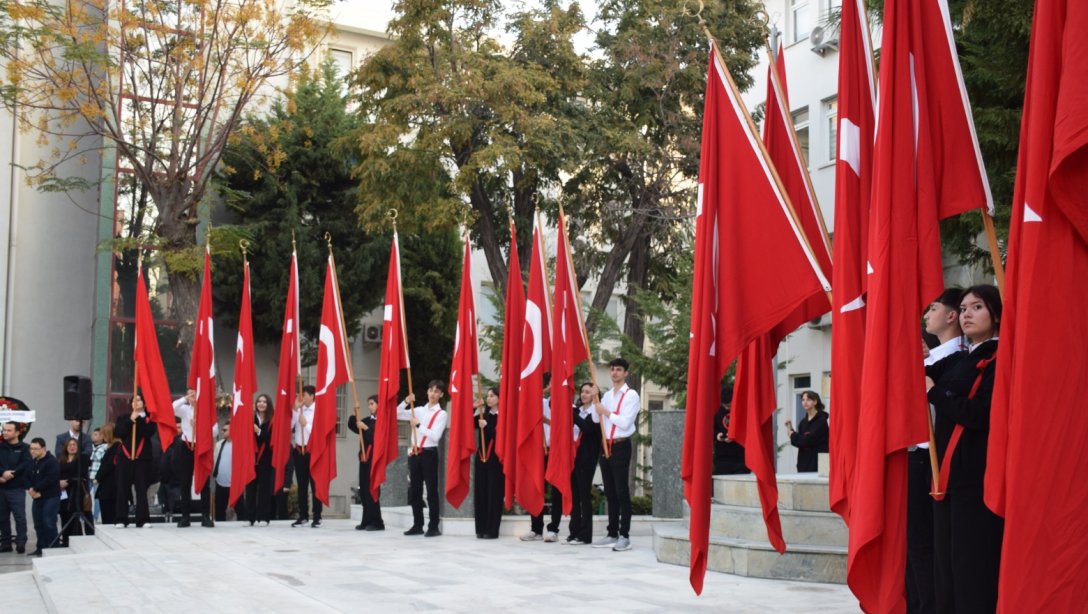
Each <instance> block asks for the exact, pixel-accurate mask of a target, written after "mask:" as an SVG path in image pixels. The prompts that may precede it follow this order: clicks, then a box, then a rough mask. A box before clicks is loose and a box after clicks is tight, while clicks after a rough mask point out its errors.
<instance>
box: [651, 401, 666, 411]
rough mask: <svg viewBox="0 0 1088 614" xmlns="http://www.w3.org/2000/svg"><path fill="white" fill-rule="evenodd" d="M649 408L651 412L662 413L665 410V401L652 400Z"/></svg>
mask: <svg viewBox="0 0 1088 614" xmlns="http://www.w3.org/2000/svg"><path fill="white" fill-rule="evenodd" d="M648 407H649V408H650V411H661V410H663V409H665V401H664V400H663V399H657V400H652V401H650V402H649V404H648Z"/></svg>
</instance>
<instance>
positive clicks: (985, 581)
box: [933, 486, 1005, 614]
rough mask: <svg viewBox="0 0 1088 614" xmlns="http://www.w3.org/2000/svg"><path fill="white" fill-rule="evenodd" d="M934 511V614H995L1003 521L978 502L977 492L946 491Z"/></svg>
mask: <svg viewBox="0 0 1088 614" xmlns="http://www.w3.org/2000/svg"><path fill="white" fill-rule="evenodd" d="M933 511H934V514H933V534H934V542H933V570H934V573H935V575H934V579H935V581H934V592H935V594H936V601H937V611H938V612H941V613H942V614H943V613H949V614H951V613H953V612H955V613H956V614H963V613H965V612H993V611H995V610H996V609H997V577H998V571H999V570H1000V567H1001V540H1002V536H1003V534H1004V530H1005V521H1004V520H1002V519H1001V517H1000V516H997V515H996V514H994V513H993V512H991V511H990V510H989V508H987V507H986V504H985V503H983V502H982V487H981V486H976V487H967V488H963V487H957V488H949V493H948V494H947V495H946V496H945V498H944V500H943V501H934V502H933Z"/></svg>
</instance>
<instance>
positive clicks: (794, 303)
mask: <svg viewBox="0 0 1088 614" xmlns="http://www.w3.org/2000/svg"><path fill="white" fill-rule="evenodd" d="M699 164H700V168H699V199H698V205H697V211H696V228H695V272H694V278H693V281H692V306H691V309H692V311H691V345H690V348H689V351H688V396H687V409H686V412H687V418H686V420H685V422H684V452H683V456H682V459H681V477H682V478H683V480H684V496H685V498H686V499H687V501H688V503H689V505H690V507H691V520H690V523H689V531H690V538H691V576H690V579H691V585H692V588H694V589H695V592H696V593H701V592H702V589H703V577H704V576H705V574H706V556H707V545H708V541H709V536H710V496H711V487H712V482H711V471H712V465H713V444H714V442H713V438H714V414H715V412H717V410H718V405H719V402H720V398H721V392H720V386H721V379H722V376H723V375H725V371H726V369H727V368H728V366H729V363H730V362H732V360H733V358H734V357H736V356H737V354H739V353H740V351H741V350H742V349H743V348H744V347H745V346H746V345H748V344H749V343H750V342H751V341H752V340H754V339H755V338H756V337H758V336H759V335H762V334H764V333H766V332H768V331H769V330H771V329H772V328H773V327H774V326H775V325H776V324H778V323H779V322H782V321H783V320H784V319H785V318H786V317H787V316H788V315H789V314H791V313H793V312H794V311H795V310H796V309H797V308H798V307H799V306H800V305H801V304H803V303H804V302H805V301H806V300H808V298H809V297H811V296H812V295H813V294H814V293H816V292H823V291H827V290H828V289H829V288H828V287H827V284H826V280H823V279H821V277H820V276H821V274H820V273H819V272H818V271H819V269H818V265H817V263H816V259H815V256H814V255H813V254H812V252H811V250H809V249H808V248H807V246H806V245H805V243H804V238H803V235H802V231H801V229H800V227H799V226H798V225H797V223H796V222H795V221H794V220H793V217H792V215H791V214H790V212H789V207H790V205H789V201H788V198H787V196H786V195H785V194H784V193H783V191H782V189H781V188H780V187H779V186H778V184H777V182H776V179H775V176H774V174H773V171H772V170H771V166H770V163H769V162H768V161H767V159H766V154H765V152H764V151H763V149H762V147H761V144H760V142H759V140H758V137H757V136H756V132H755V126H754V124H753V123H752V121H751V118H750V117H749V116H748V113H747V111H746V110H745V109H744V105H743V103H742V102H741V100H740V94H739V93H738V92H737V89H736V85H735V84H733V81H732V79H731V78H730V76H729V73H728V71H727V70H726V68H725V64H724V62H723V61H722V59H721V56H720V55H719V54H718V52H717V50H716V49H715V48H714V47H713V45H712V46H711V54H710V62H709V70H708V71H707V86H706V101H705V107H704V111H703V143H702V153H701V158H700V162H699ZM767 253H774V254H775V258H767V257H766V254H767Z"/></svg>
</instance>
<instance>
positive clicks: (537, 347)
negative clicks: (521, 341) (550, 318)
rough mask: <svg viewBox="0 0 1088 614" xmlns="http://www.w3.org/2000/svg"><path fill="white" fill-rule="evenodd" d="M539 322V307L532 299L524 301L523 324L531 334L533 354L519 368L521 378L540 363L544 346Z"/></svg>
mask: <svg viewBox="0 0 1088 614" xmlns="http://www.w3.org/2000/svg"><path fill="white" fill-rule="evenodd" d="M540 323H541V316H540V307H538V306H537V304H536V303H534V302H533V301H525V325H526V326H528V327H529V331H530V332H531V333H532V335H533V354H532V356H530V357H529V364H527V365H525V368H524V369H522V370H521V379H525V378H526V377H528V376H529V375H530V374H531V373H532V372H533V371H536V368H537V366H539V365H540V359H541V358H542V357H543V355H544V348H543V347H542V345H541V340H540Z"/></svg>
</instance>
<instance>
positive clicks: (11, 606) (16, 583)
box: [0, 554, 49, 614]
mask: <svg viewBox="0 0 1088 614" xmlns="http://www.w3.org/2000/svg"><path fill="white" fill-rule="evenodd" d="M19 556H26V555H23V554H20V555H19ZM0 595H2V596H3V600H4V611H5V612H19V613H20V614H43V613H44V612H48V611H49V608H48V607H47V606H46V603H45V599H44V598H42V593H41V591H40V590H38V583H37V580H36V578H35V577H34V572H33V571H13V572H11V573H0Z"/></svg>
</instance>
